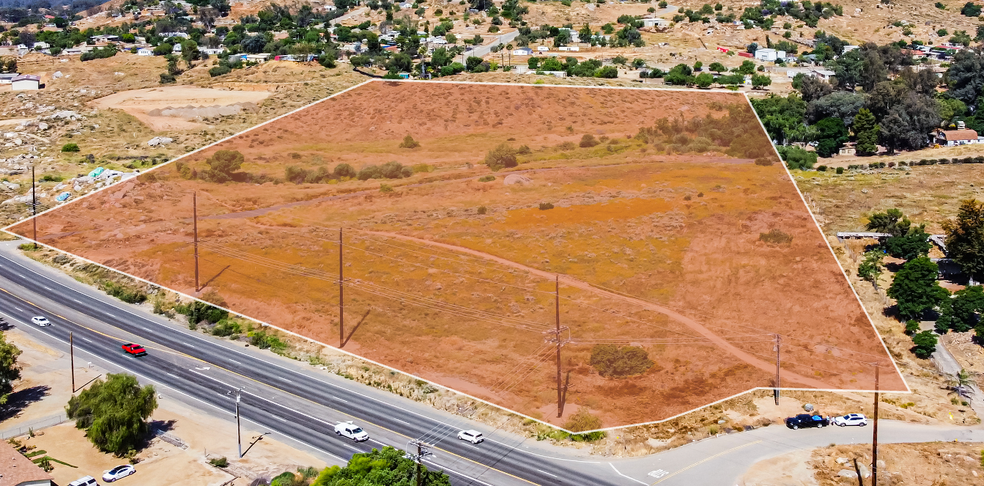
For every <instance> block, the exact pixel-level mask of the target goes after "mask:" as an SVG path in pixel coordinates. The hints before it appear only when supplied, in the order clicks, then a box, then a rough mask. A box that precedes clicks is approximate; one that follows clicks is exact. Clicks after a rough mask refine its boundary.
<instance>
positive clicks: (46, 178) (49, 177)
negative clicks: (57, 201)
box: [41, 174, 65, 182]
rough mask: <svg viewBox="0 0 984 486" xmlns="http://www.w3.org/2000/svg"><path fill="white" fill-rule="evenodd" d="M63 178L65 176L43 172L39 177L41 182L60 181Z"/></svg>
mask: <svg viewBox="0 0 984 486" xmlns="http://www.w3.org/2000/svg"><path fill="white" fill-rule="evenodd" d="M63 180H65V178H64V177H62V176H60V175H51V174H45V175H44V176H43V177H41V182H61V181H63Z"/></svg>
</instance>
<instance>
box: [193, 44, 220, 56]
mask: <svg viewBox="0 0 984 486" xmlns="http://www.w3.org/2000/svg"><path fill="white" fill-rule="evenodd" d="M198 52H201V53H202V54H208V55H209V56H217V55H219V54H222V53H223V52H225V48H218V47H201V46H199V47H198Z"/></svg>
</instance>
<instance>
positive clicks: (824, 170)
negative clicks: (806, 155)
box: [817, 165, 827, 172]
mask: <svg viewBox="0 0 984 486" xmlns="http://www.w3.org/2000/svg"><path fill="white" fill-rule="evenodd" d="M817 172H827V166H826V165H821V166H820V167H817Z"/></svg>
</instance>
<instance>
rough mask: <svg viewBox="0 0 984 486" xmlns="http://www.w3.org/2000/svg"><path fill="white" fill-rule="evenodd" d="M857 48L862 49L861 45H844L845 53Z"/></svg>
mask: <svg viewBox="0 0 984 486" xmlns="http://www.w3.org/2000/svg"><path fill="white" fill-rule="evenodd" d="M855 49H860V47H859V46H844V54H847V53H848V52H851V51H853V50H855Z"/></svg>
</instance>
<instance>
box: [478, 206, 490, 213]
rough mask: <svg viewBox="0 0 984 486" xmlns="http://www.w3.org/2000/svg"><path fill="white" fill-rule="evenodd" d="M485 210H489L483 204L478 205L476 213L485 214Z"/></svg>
mask: <svg viewBox="0 0 984 486" xmlns="http://www.w3.org/2000/svg"><path fill="white" fill-rule="evenodd" d="M487 212H489V209H488V208H486V207H485V206H479V207H478V214H485V213H487Z"/></svg>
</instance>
